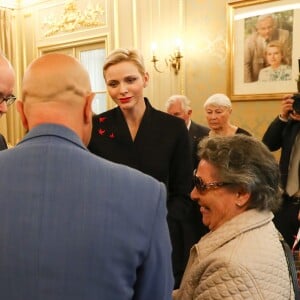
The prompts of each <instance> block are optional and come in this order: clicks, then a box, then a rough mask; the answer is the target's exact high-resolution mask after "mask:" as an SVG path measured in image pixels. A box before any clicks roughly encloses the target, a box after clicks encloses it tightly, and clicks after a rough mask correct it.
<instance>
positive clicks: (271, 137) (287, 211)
mask: <svg viewBox="0 0 300 300" xmlns="http://www.w3.org/2000/svg"><path fill="white" fill-rule="evenodd" d="M291 96H292V95H286V96H285V98H284V99H283V101H282V104H281V113H280V115H279V116H277V117H276V118H275V119H274V120H273V122H272V123H271V124H270V126H269V127H268V129H267V131H266V132H265V134H264V136H263V142H264V143H265V144H266V145H267V146H268V147H269V149H270V150H271V151H277V150H279V149H281V155H280V162H279V166H280V172H281V183H282V188H283V190H284V194H283V204H282V208H281V209H280V211H279V212H277V213H276V214H275V218H274V223H275V225H276V227H277V229H278V230H279V231H280V232H281V234H282V235H283V237H284V239H285V240H286V242H287V243H288V244H289V245H290V247H292V246H293V244H294V240H295V236H296V235H297V232H298V229H299V225H300V223H299V207H300V187H299V154H300V153H299V151H300V114H299V113H297V112H296V111H295V110H294V108H293V103H294V100H293V99H291ZM294 168H295V169H294ZM294 172H295V173H294Z"/></svg>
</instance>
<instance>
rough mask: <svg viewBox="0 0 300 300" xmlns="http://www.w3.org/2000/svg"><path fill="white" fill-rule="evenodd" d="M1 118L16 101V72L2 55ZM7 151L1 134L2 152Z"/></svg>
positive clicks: (0, 56)
mask: <svg viewBox="0 0 300 300" xmlns="http://www.w3.org/2000/svg"><path fill="white" fill-rule="evenodd" d="M0 74H1V76H0V118H1V116H2V115H3V114H5V113H6V112H7V107H8V106H9V105H11V104H12V103H13V102H14V101H15V99H16V98H15V96H14V95H13V94H12V92H13V88H14V84H15V72H14V70H13V68H12V65H11V63H10V62H9V61H8V60H7V59H6V57H5V56H4V55H3V54H2V53H0ZM4 149H7V144H6V141H5V138H4V136H3V135H2V134H1V133H0V150H4Z"/></svg>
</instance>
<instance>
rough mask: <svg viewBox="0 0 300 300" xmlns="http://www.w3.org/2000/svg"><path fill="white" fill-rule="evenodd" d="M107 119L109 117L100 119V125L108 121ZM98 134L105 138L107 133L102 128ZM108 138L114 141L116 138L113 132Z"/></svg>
mask: <svg viewBox="0 0 300 300" xmlns="http://www.w3.org/2000/svg"><path fill="white" fill-rule="evenodd" d="M106 119H107V117H99V122H100V123H103V122H104V121H106ZM98 133H99V134H100V135H103V136H104V135H105V133H106V130H105V129H102V128H100V129H99V130H98ZM108 137H109V138H110V139H114V138H115V134H114V133H113V132H112V133H110V134H109V135H108Z"/></svg>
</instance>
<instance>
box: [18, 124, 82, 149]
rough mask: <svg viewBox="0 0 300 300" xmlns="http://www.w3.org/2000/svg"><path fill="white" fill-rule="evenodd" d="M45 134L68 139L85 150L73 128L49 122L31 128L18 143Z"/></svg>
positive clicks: (32, 139)
mask: <svg viewBox="0 0 300 300" xmlns="http://www.w3.org/2000/svg"><path fill="white" fill-rule="evenodd" d="M45 136H48V137H51V136H53V137H54V136H55V137H59V138H62V139H64V140H68V141H69V142H71V143H73V144H76V145H77V146H79V147H81V148H83V149H85V150H87V148H86V146H85V145H84V144H83V142H82V141H81V139H80V138H79V136H78V135H77V134H76V133H75V132H74V131H73V130H71V129H70V128H68V127H65V126H63V125H58V124H50V123H46V124H41V125H38V126H36V127H34V128H32V129H31V130H30V131H29V132H28V133H27V134H26V135H25V137H24V138H23V139H22V141H21V142H19V143H18V145H19V144H22V143H26V142H29V141H34V139H35V138H38V137H45ZM87 151H88V150H87Z"/></svg>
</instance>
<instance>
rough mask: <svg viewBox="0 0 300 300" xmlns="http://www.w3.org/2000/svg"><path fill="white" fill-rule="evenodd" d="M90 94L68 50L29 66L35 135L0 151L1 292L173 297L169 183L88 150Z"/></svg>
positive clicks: (24, 108)
mask: <svg viewBox="0 0 300 300" xmlns="http://www.w3.org/2000/svg"><path fill="white" fill-rule="evenodd" d="M93 96H94V94H93V93H92V92H91V86H90V80H89V76H88V73H87V71H86V70H85V69H84V67H83V66H82V65H81V64H80V63H79V62H78V61H77V60H76V59H75V58H72V57H71V56H67V55H63V54H47V55H45V56H42V57H40V58H38V59H36V60H35V61H33V62H32V63H31V64H30V65H29V67H28V69H27V70H26V72H25V75H24V79H23V89H22V100H21V101H18V102H17V108H18V111H19V112H20V115H21V119H22V122H23V124H24V126H25V128H26V129H28V131H29V132H28V133H27V135H26V136H25V137H24V139H23V140H22V141H21V142H20V143H19V144H17V145H16V146H15V147H14V148H12V149H9V150H7V151H2V152H1V153H0V170H1V172H0V191H1V197H0V207H1V209H0V253H1V255H0V266H1V268H0V278H1V280H0V299H9V300H21V299H30V300H38V299H43V300H47V299H51V300H53V299H55V300H79V299H80V300H83V299H84V300H92V299H105V300H110V299H111V300H114V299H118V300H123V299H124V300H129V299H143V300H148V299H149V300H150V299H151V300H153V299H171V291H172V288H173V284H174V282H173V275H172V265H171V243H170V238H169V233H168V227H167V223H166V213H167V212H166V207H165V203H166V190H165V187H164V185H163V184H161V183H159V182H158V181H156V180H155V179H154V178H152V177H150V176H147V175H145V174H143V173H140V172H139V171H137V170H133V169H131V168H129V167H125V166H122V165H118V164H115V163H112V162H109V161H107V160H105V159H102V158H99V157H97V156H95V155H93V154H91V153H90V152H89V151H88V150H87V148H86V145H87V144H88V142H89V139H90V133H91V126H92V111H91V103H92V99H93Z"/></svg>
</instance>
